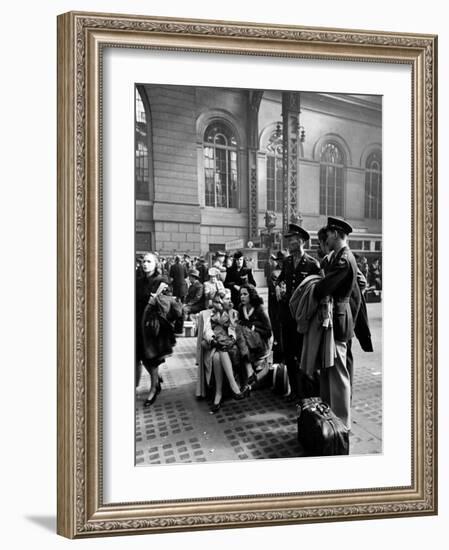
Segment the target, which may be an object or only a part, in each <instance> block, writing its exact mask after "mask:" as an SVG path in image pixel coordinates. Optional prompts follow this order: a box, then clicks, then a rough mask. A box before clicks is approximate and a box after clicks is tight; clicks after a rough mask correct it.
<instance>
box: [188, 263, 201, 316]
mask: <svg viewBox="0 0 449 550" xmlns="http://www.w3.org/2000/svg"><path fill="white" fill-rule="evenodd" d="M199 279H200V272H199V271H198V270H197V269H191V270H190V271H189V281H190V286H189V290H188V291H187V296H186V298H185V305H184V315H185V317H187V316H188V315H190V313H199V312H200V311H201V310H203V309H204V286H203V284H202V283H201V282H200V280H199Z"/></svg>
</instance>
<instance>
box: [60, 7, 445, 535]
mask: <svg viewBox="0 0 449 550" xmlns="http://www.w3.org/2000/svg"><path fill="white" fill-rule="evenodd" d="M108 48H114V49H124V50H125V49H126V50H129V51H132V50H134V51H137V50H141V51H142V50H147V51H159V52H174V51H175V52H176V51H179V52H202V53H203V54H204V55H215V54H219V55H222V56H226V55H229V54H238V55H240V56H244V57H245V58H248V59H253V58H254V59H255V58H257V57H273V58H276V57H277V58H288V59H307V60H326V61H335V62H341V61H343V62H349V63H358V64H360V65H362V64H370V63H379V64H390V65H391V66H395V65H403V66H407V67H409V68H410V71H411V81H410V85H411V116H410V121H411V125H412V129H411V136H412V140H411V155H410V156H411V167H410V172H411V174H412V177H411V181H410V187H411V198H412V200H411V204H410V205H409V208H410V211H411V226H410V227H407V228H402V230H401V233H400V234H401V235H402V236H403V235H407V236H408V235H410V241H409V243H410V244H409V246H410V248H411V259H412V261H411V265H410V266H407V267H406V268H404V269H405V273H406V274H407V276H409V277H411V280H412V283H411V288H412V296H411V306H412V307H411V311H409V312H404V315H406V316H407V318H408V319H409V320H410V323H411V337H410V341H411V343H412V349H411V353H410V357H411V364H410V371H411V387H410V403H409V406H410V409H411V418H410V426H405V427H404V429H408V428H409V427H410V430H411V434H412V436H411V448H410V463H409V465H408V466H409V467H410V471H411V483H410V484H407V485H400V486H388V487H384V486H376V487H370V488H367V487H364V486H361V487H358V486H357V487H354V488H351V489H334V488H332V489H329V490H320V491H315V490H313V491H303V492H298V491H296V492H280V493H272V492H268V491H264V488H263V486H262V484H261V494H251V495H239V496H236V495H221V494H220V495H217V496H213V497H211V496H207V497H205V498H198V497H195V498H185V497H182V498H181V497H180V498H177V499H173V498H163V499H157V500H155V499H154V498H153V496H152V494H151V491H150V490H149V494H148V497H147V499H146V500H145V501H141V500H139V501H134V500H133V499H132V498H131V499H130V501H126V502H123V501H120V502H106V501H105V499H104V488H105V479H104V467H103V466H104V448H103V436H104V433H103V425H104V420H105V418H104V414H106V413H105V411H104V409H103V394H104V391H103V390H104V388H103V374H104V372H105V369H107V365H106V364H105V362H104V361H103V345H104V342H103V283H104V281H105V279H106V277H107V274H106V273H104V271H103V263H102V242H103V238H104V231H103V208H104V205H103V186H104V185H105V182H104V181H103V164H104V158H103V151H102V128H103V126H102V125H103V119H102V116H103V111H102V107H103V104H102V101H103V98H102V90H103V86H104V85H105V83H104V82H103V55H104V52H105V50H106V49H108ZM436 62H437V37H436V36H433V35H420V34H400V33H397V34H395V33H386V32H372V31H360V30H357V31H355V30H354V31H353V30H338V29H321V28H303V27H293V26H275V25H262V24H253V23H236V22H232V23H231V22H222V21H194V20H186V19H182V20H181V19H180V20H177V19H168V18H167V19H165V18H153V17H141V16H129V15H111V14H96V13H75V12H71V13H66V14H64V15H61V16H59V18H58V533H59V534H61V535H63V536H66V537H70V538H83V537H89V536H104V535H114V534H115V535H119V534H137V533H153V532H164V531H182V530H193V529H217V528H231V527H251V526H269V525H281V524H289V523H304V522H318V521H337V520H350V519H370V518H377V519H379V518H385V517H400V516H420V515H431V514H436V513H437V393H436V389H437V376H436V375H437V371H436V369H437V300H436V297H437V286H436V285H437V234H436V231H437V230H436V228H437V204H436V200H437V174H436V167H437V160H436V156H437V65H436ZM367 92H369V90H368V91H367ZM126 162H128V163H129V162H130V160H129V159H128V160H127V161H126ZM132 162H133V159H131V164H130V166H131V167H132V166H133V164H132ZM388 238H389V235H388V233H386V234H385V239H386V240H388ZM131 252H132V251H131ZM384 361H385V362H386V367H387V368H390V366H389V365H388V357H387V356H386V358H385V359H384ZM393 367H394V365H393V366H391V368H393ZM129 460H130V462H131V463H132V462H133V460H134V457H133V456H130V457H129ZM297 460H300V459H297ZM346 460H350V458H349V457H348V458H347V459H346ZM184 467H185V468H188V467H187V466H184ZM150 468H151V467H150ZM190 471H191V470H189V472H190ZM280 475H282V474H280ZM180 494H181V493H180Z"/></svg>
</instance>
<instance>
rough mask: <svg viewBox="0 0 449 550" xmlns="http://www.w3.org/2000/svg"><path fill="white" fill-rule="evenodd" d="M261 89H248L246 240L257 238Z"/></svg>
mask: <svg viewBox="0 0 449 550" xmlns="http://www.w3.org/2000/svg"><path fill="white" fill-rule="evenodd" d="M262 94H263V92H262V91H254V90H248V128H247V137H248V240H250V241H255V240H258V239H259V227H258V208H257V206H258V205H257V152H258V150H259V106H260V101H261V99H262Z"/></svg>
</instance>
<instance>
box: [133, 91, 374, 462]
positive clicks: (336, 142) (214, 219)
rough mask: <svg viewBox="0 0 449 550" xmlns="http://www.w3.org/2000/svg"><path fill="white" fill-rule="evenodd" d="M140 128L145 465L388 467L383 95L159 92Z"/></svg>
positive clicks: (139, 401) (142, 100) (144, 94)
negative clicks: (280, 462)
mask: <svg viewBox="0 0 449 550" xmlns="http://www.w3.org/2000/svg"><path fill="white" fill-rule="evenodd" d="M134 124H135V275H136V276H135V388H136V389H135V392H136V393H135V413H136V416H135V464H136V465H137V466H146V465H153V464H163V465H165V464H180V463H182V464H188V463H200V462H218V461H239V460H257V459H280V458H284V459H287V458H299V457H306V456H330V455H373V454H381V453H382V428H383V424H382V418H383V409H382V382H383V365H382V304H383V301H382V269H383V263H382V96H381V95H362V94H355V93H350V92H346V91H345V93H335V92H332V93H328V92H326V91H316V92H310V91H307V92H305V91H298V90H275V89H271V90H258V89H257V90H256V89H254V90H253V89H243V88H242V89H240V88H222V87H200V86H180V85H162V84H152V83H145V82H144V83H138V84H136V85H135V120H134ZM131 361H132V359H131V358H130V362H131ZM131 372H133V370H132V369H130V373H131Z"/></svg>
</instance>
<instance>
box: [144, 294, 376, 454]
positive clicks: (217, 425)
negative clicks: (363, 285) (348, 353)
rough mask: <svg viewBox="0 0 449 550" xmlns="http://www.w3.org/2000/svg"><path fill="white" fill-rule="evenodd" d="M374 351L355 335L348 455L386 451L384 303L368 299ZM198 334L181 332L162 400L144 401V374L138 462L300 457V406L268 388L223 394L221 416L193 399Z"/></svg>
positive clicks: (169, 362) (165, 369) (166, 372)
mask: <svg viewBox="0 0 449 550" xmlns="http://www.w3.org/2000/svg"><path fill="white" fill-rule="evenodd" d="M368 307H369V314H370V322H371V330H372V333H373V340H374V344H375V352H374V353H370V354H368V353H363V352H362V351H361V350H360V347H359V346H358V343H356V341H354V345H353V353H354V360H355V377H354V386H353V411H352V415H353V424H352V430H351V432H352V433H351V444H350V452H351V454H373V453H380V452H382V439H381V438H382V373H381V370H382V369H381V364H380V360H381V357H382V354H381V342H380V336H381V319H380V312H381V308H380V304H369V305H368ZM195 345H196V342H195V339H194V338H179V339H178V343H177V345H176V348H175V354H174V355H173V356H172V357H171V358H169V359H168V360H167V363H166V364H165V365H163V366H162V367H161V369H160V373H161V374H162V376H163V379H164V383H163V385H162V388H163V389H162V392H161V393H160V395H159V397H158V399H157V401H156V402H155V403H154V405H153V406H151V407H149V408H146V409H145V408H144V407H143V402H144V400H145V399H146V396H147V393H148V389H147V388H148V387H149V377H148V375H147V374H146V373H145V372H144V374H143V376H142V379H141V383H140V386H139V388H137V395H136V464H137V465H146V464H170V463H188V462H206V461H229V460H245V459H261V458H286V457H297V456H301V454H302V449H301V447H300V445H299V443H298V442H297V428H296V408H295V406H294V405H292V404H287V403H286V402H285V401H284V400H283V399H282V398H281V397H279V396H277V395H275V394H274V393H273V391H272V390H271V388H270V387H267V388H266V389H261V390H257V391H254V392H252V394H251V397H250V398H249V399H244V400H242V401H234V400H232V399H228V400H226V401H225V402H224V403H223V405H222V407H221V409H220V410H219V411H218V413H217V414H215V415H212V414H211V413H210V409H209V404H208V402H207V401H205V400H200V401H198V400H197V399H196V398H195V382H196V366H195V349H196V348H195Z"/></svg>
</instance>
